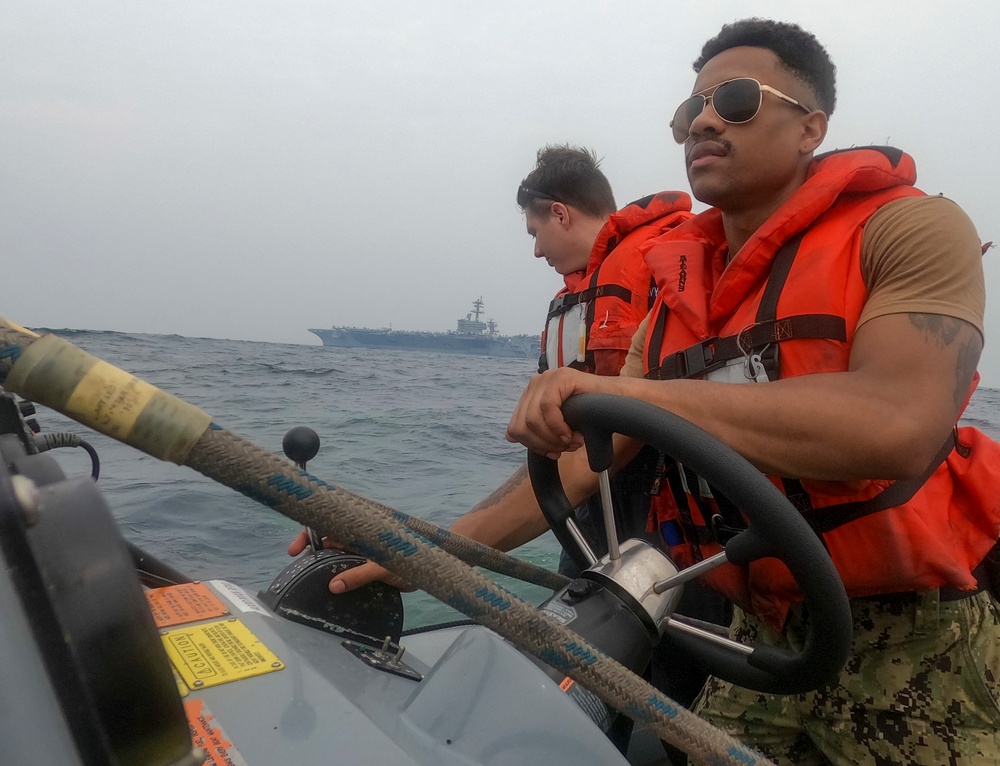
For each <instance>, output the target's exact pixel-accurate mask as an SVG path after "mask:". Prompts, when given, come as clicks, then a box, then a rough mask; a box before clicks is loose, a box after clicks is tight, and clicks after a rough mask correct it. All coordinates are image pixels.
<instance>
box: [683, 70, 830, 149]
mask: <svg viewBox="0 0 1000 766" xmlns="http://www.w3.org/2000/svg"><path fill="white" fill-rule="evenodd" d="M764 91H767V92H768V93H773V94H774V95H775V96H777V97H778V98H780V99H781V100H782V101H787V102H788V103H789V104H793V105H795V106H797V107H799V109H802V110H803V111H804V112H806V113H809V112H811V111H812V109H810V108H809V107H808V106H806V105H805V104H802V103H800V102H798V101H796V100H795V99H794V98H792V97H791V96H786V95H785V94H784V93H782V92H781V91H780V90H777V89H776V88H772V87H771V86H770V85H761V84H760V83H759V82H757V80H755V79H753V78H752V77H737V78H736V79H733V80H726V81H725V82H723V83H720V84H719V85H716V86H715V90H714V91H713V92H712V94H711V95H710V96H706V95H705V94H704V93H696V94H694V95H693V96H691V98H689V99H687V100H686V101H683V102H682V103H681V105H680V106H679V107H677V111H676V112H674V119H672V120H671V121H670V128H671V129H672V130H673V132H674V140H675V141H676V142H677V143H679V144H683V143H684V142H685V141H687V139H688V136H689V135H690V134H691V123H693V122H694V120H695V118H696V117H697V116H698V115H699V114H701V113H702V111H704V109H705V105H706V104H707V103H708V102H709V101H711V102H712V107H713V108H714V109H715V113H716V114H717V115H719V119H720V120H722V121H723V122H728V123H729V124H730V125H742V124H743V123H744V122H750V120H752V119H753V118H754V117H756V116H757V112H759V111H760V106H761V103H762V102H763V101H764Z"/></svg>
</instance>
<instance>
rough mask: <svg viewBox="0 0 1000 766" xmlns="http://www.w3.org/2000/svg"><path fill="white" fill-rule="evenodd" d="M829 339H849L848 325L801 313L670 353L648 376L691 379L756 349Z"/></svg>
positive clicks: (835, 318) (826, 316) (827, 316)
mask: <svg viewBox="0 0 1000 766" xmlns="http://www.w3.org/2000/svg"><path fill="white" fill-rule="evenodd" d="M806 338H809V339H816V338H822V339H828V340H836V341H841V342H843V341H846V340H847V323H846V322H845V321H844V318H843V317H838V316H834V315H833V314H798V315H796V316H791V317H785V318H784V319H776V320H774V321H770V322H759V323H757V324H754V325H752V326H750V327H748V328H746V329H745V330H743V331H742V332H740V333H738V334H736V335H728V336H726V337H725V338H709V339H708V340H703V341H701V343H696V344H694V345H693V346H689V347H688V348H686V349H684V350H683V351H678V352H676V353H673V354H668V355H667V356H666V357H664V358H663V361H662V362H661V363H660V366H659V367H657V368H655V369H652V370H650V371H649V372H648V373H647V374H646V377H647V378H650V379H652V380H677V379H679V378H691V377H695V376H697V375H702V374H704V373H706V372H711V371H712V370H715V369H718V368H719V367H722V366H723V365H725V364H726V363H727V362H729V361H731V360H733V359H739V358H740V357H743V356H746V355H747V354H749V353H751V352H752V351H754V350H758V349H762V348H764V347H765V346H768V345H770V344H773V343H781V342H782V341H787V340H801V339H806Z"/></svg>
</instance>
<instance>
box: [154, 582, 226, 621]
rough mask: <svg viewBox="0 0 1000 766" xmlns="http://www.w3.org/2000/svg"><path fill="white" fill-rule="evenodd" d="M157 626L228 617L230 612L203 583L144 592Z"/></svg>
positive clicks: (171, 586) (190, 583)
mask: <svg viewBox="0 0 1000 766" xmlns="http://www.w3.org/2000/svg"><path fill="white" fill-rule="evenodd" d="M146 601H148V602H149V610H150V611H151V612H152V613H153V619H154V620H155V621H156V627H158V628H169V627H171V626H172V625H184V624H185V623H188V622H198V620H208V619H211V618H212V617H222V616H223V615H227V614H229V609H227V608H226V605H225V604H223V603H222V602H221V601H220V600H219V599H218V597H216V595H215V594H214V593H212V591H211V590H209V588H208V586H207V585H205V584H204V583H200V582H198V583H195V582H187V583H183V584H181V585H170V586H169V587H166V588H154V589H153V590H147V591H146Z"/></svg>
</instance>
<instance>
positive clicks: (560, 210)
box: [550, 202, 572, 229]
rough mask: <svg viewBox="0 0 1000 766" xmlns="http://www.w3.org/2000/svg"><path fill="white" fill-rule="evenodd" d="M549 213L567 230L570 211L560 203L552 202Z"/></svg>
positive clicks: (570, 216)
mask: <svg viewBox="0 0 1000 766" xmlns="http://www.w3.org/2000/svg"><path fill="white" fill-rule="evenodd" d="M550 210H551V213H552V215H554V216H555V217H556V220H557V221H559V223H560V224H561V225H562V227H563V228H564V229H565V228H569V224H570V220H571V218H572V215H571V214H570V210H569V208H568V207H566V205H565V204H563V203H562V202H553V203H552V207H551V209H550Z"/></svg>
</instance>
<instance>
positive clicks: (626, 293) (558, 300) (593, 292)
mask: <svg viewBox="0 0 1000 766" xmlns="http://www.w3.org/2000/svg"><path fill="white" fill-rule="evenodd" d="M595 276H596V275H595ZM605 297H613V298H621V299H622V300H623V301H625V302H626V303H631V302H632V291H631V290H629V289H628V288H627V287H622V286H621V285H593V286H591V287H588V288H587V289H585V290H581V291H580V292H578V293H568V294H566V295H559V296H556V297H555V298H553V299H552V302H551V303H549V313H548V314H547V315H546V317H545V321H546V322H548V321H549V320H550V319H552V318H554V317H557V316H559V315H560V314H564V313H566V312H567V311H569V310H570V309H571V308H573V306H576V305H577V304H578V303H589V302H590V301H592V300H594V299H595V298H605Z"/></svg>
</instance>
